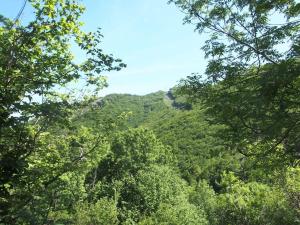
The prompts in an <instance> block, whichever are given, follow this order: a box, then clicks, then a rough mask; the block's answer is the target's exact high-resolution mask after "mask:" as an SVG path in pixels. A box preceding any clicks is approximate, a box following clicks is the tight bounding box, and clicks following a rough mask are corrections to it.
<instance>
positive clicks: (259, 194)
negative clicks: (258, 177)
mask: <svg viewBox="0 0 300 225" xmlns="http://www.w3.org/2000/svg"><path fill="white" fill-rule="evenodd" d="M223 185H224V186H225V188H226V193H224V194H221V195H219V196H218V199H219V200H218V214H219V217H218V218H219V220H220V222H219V224H278V225H279V224H298V223H299V220H298V219H297V213H296V211H295V208H293V206H291V205H290V204H289V202H288V201H287V199H286V198H285V196H284V194H283V192H282V191H280V190H279V189H277V188H275V187H269V186H267V185H265V184H261V183H257V182H250V183H244V182H242V181H240V180H238V179H237V178H236V177H234V175H233V174H231V173H230V174H226V175H225V176H224V180H223Z"/></svg>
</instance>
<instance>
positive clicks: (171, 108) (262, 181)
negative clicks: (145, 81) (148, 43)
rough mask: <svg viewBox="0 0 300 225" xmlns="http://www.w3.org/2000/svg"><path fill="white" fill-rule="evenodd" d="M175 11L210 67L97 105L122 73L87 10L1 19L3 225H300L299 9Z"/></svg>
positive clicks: (278, 3)
mask: <svg viewBox="0 0 300 225" xmlns="http://www.w3.org/2000/svg"><path fill="white" fill-rule="evenodd" d="M26 4H30V5H31V7H32V8H33V10H34V18H33V20H32V21H31V22H28V23H26V24H22V23H21V21H20V20H19V18H20V15H21V14H22V10H23V9H24V7H25V6H26ZM169 4H175V5H176V6H177V7H178V9H179V10H181V11H182V13H183V15H185V18H184V22H185V23H190V24H192V25H194V26H195V31H197V32H199V33H200V34H201V33H204V32H205V33H206V34H207V37H208V39H207V40H206V42H205V46H203V48H202V50H203V51H204V52H205V55H206V57H207V59H208V65H207V68H206V72H205V74H192V75H190V76H188V77H187V78H186V79H183V80H182V81H181V82H179V83H178V85H177V86H176V87H173V88H172V89H170V90H169V91H168V92H164V91H158V92H156V93H151V94H148V95H144V96H138V95H130V94H111V95H107V96H105V97H99V93H101V90H102V89H103V88H104V87H106V86H107V81H106V79H105V77H104V76H103V75H102V74H103V73H104V72H109V71H119V70H121V69H122V68H124V67H126V64H125V63H123V62H122V60H121V59H117V58H115V57H114V56H113V55H111V54H107V53H104V51H103V50H102V49H101V41H102V34H101V32H100V30H98V31H95V32H85V31H84V29H83V28H82V23H81V22H80V16H81V15H82V14H83V13H84V6H82V5H81V2H80V1H76V0H28V1H24V7H23V8H21V10H20V12H19V14H18V16H17V17H16V18H14V19H12V18H6V17H4V16H1V15H0V76H1V79H0V224H3V225H6V224H24V225H26V224H49V225H50V224H53V225H54V224H55V225H59V224H78V225H97V224H103V225H110V224H140V225H142V224H143V225H152V224H153V225H154V224H165V225H194V224H199V225H201V224H213V225H214V224H215V225H268V224H269V225H296V224H300V165H299V162H300V100H299V97H300V60H299V55H300V18H299V15H300V3H299V2H298V1H294V0H256V1H253V0H207V1H204V0H171V1H169ZM275 17H276V18H277V19H278V18H279V20H280V22H278V20H276V23H274V18H275ZM187 35H188V34H187ZM70 43H72V45H77V47H78V48H80V49H81V50H82V54H84V55H86V59H85V61H83V62H76V60H74V56H73V55H72V51H71V49H72V47H71V45H70ZM174 47H175V46H174ZM196 47H197V46H195V48H196ZM76 82H77V83H80V84H81V85H82V87H80V89H78V85H74V84H75V83H76ZM108 82H109V81H108Z"/></svg>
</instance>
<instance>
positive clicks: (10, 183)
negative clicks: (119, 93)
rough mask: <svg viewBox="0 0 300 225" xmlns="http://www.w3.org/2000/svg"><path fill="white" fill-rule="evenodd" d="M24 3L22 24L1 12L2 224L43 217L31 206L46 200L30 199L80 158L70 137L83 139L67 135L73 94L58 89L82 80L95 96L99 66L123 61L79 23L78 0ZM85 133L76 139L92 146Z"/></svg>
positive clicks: (105, 68)
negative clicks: (77, 55)
mask: <svg viewBox="0 0 300 225" xmlns="http://www.w3.org/2000/svg"><path fill="white" fill-rule="evenodd" d="M28 2H29V3H30V4H31V6H32V7H33V10H34V15H35V18H34V19H33V20H32V21H30V22H29V23H27V24H24V25H21V24H20V23H19V21H11V20H10V19H9V18H4V17H3V16H1V18H0V19H1V23H0V45H1V49H0V61H1V63H0V73H1V79H0V148H1V152H0V204H1V207H0V208H1V210H0V215H1V216H0V218H1V219H0V222H1V223H2V222H4V223H6V224H15V223H26V222H25V221H26V220H27V221H35V220H36V223H40V224H41V223H43V222H41V221H40V220H42V221H43V219H44V218H45V217H46V215H47V213H44V212H43V213H35V212H34V211H35V210H32V208H36V209H37V210H42V211H43V210H44V211H47V210H48V208H49V207H50V208H51V206H47V204H46V203H43V204H42V205H41V207H36V206H35V205H34V203H33V202H35V201H36V200H37V199H38V201H40V198H39V197H38V196H39V194H37V196H35V195H36V193H37V192H39V193H43V192H45V190H46V192H47V190H48V188H49V185H50V184H51V183H53V182H55V181H57V180H58V179H59V178H60V176H61V175H63V174H64V173H66V172H68V171H69V170H72V169H74V167H76V166H77V165H78V164H77V162H78V161H80V160H79V159H78V151H80V147H79V146H77V147H75V146H72V144H71V143H70V142H72V140H71V139H72V138H73V139H74V142H76V141H77V140H76V139H77V138H78V139H80V138H82V136H80V135H79V136H78V137H75V135H76V134H75V133H73V134H70V133H72V128H70V123H71V122H72V120H71V119H70V118H72V115H73V109H74V108H73V107H74V105H76V104H75V103H76V101H77V100H76V99H74V98H72V96H71V93H67V92H66V91H65V92H64V93H57V90H59V89H60V88H62V89H63V88H64V87H66V86H67V85H68V84H70V83H71V82H74V81H78V80H83V81H86V82H84V83H85V84H86V85H89V89H90V90H92V92H93V94H94V95H96V94H97V92H98V91H99V89H101V88H102V87H103V85H105V83H103V82H104V80H103V77H102V75H101V73H102V72H103V71H110V70H119V69H121V68H122V67H124V66H125V65H124V64H123V63H121V61H120V60H119V59H114V58H113V57H112V56H111V55H107V54H104V53H103V51H102V50H101V49H100V46H99V45H100V39H101V37H102V36H101V33H100V32H99V31H98V32H96V33H85V32H83V31H82V30H81V26H82V23H81V22H80V21H79V17H80V15H81V14H82V13H83V11H84V7H83V6H82V5H80V4H79V3H78V2H77V1H69V0H30V1H28ZM72 41H75V43H77V45H78V46H79V48H80V49H81V50H82V51H83V52H84V53H86V55H87V59H86V60H85V61H84V62H81V63H75V62H74V57H73V56H72V53H71V47H70V43H71V42H72ZM77 105H78V104H77ZM56 126H57V127H60V128H61V130H63V131H64V132H65V133H64V134H62V133H60V132H58V133H52V132H54V130H51V128H50V127H56ZM69 129H70V131H68V130H69ZM49 132H50V135H48V134H47V133H49ZM68 134H70V136H68ZM43 136H44V137H45V136H47V140H46V139H45V138H44V137H43ZM60 138H61V143H57V140H59V139H60ZM92 139H93V140H92ZM92 139H89V140H85V141H89V142H90V143H88V144H87V143H84V144H83V143H82V144H83V146H82V147H83V148H86V149H85V150H84V151H88V148H90V147H91V146H92V145H93V141H94V140H95V138H92ZM79 143H80V142H79ZM80 144H81V143H80ZM80 144H79V145H80ZM94 144H96V145H97V141H96V142H94ZM97 147H98V146H97ZM92 149H93V147H92ZM73 151H74V152H73ZM51 153H53V154H51ZM39 157H41V158H39ZM86 157H88V156H87V155H86ZM45 196H46V195H45V194H44V195H43V197H42V198H44V197H45ZM46 198H48V197H46ZM46 202H47V201H46ZM48 203H49V202H48ZM42 208H43V209H42ZM29 209H30V210H29ZM27 210H29V211H30V213H29V215H27ZM24 217H26V218H27V219H25V220H24V221H20V218H24ZM36 218H38V219H36ZM38 221H39V222H38ZM31 223H32V222H31Z"/></svg>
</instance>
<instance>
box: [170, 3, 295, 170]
mask: <svg viewBox="0 0 300 225" xmlns="http://www.w3.org/2000/svg"><path fill="white" fill-rule="evenodd" d="M170 2H174V3H175V4H176V5H178V6H179V7H180V8H181V9H183V11H184V12H185V13H186V18H185V21H186V22H187V23H190V22H193V23H196V30H198V31H199V32H200V33H201V32H204V31H210V38H209V39H208V40H207V41H206V44H205V46H204V47H203V50H204V51H205V53H206V56H207V57H208V58H209V59H210V60H209V63H208V66H207V70H206V75H207V78H206V79H202V77H201V76H199V75H193V76H190V77H188V79H187V80H185V81H183V82H182V86H183V91H184V92H185V93H188V94H189V96H190V97H191V98H192V99H194V100H196V101H199V100H200V101H202V102H203V103H204V105H205V106H206V107H207V108H208V109H209V110H208V114H209V115H210V116H212V117H213V118H214V120H213V121H214V122H215V123H221V124H224V125H226V126H227V130H226V131H225V132H224V133H225V134H226V135H224V136H227V137H225V138H226V139H228V140H231V141H232V143H233V146H232V148H235V149H236V150H237V151H238V152H240V153H241V154H243V155H245V156H255V158H256V159H257V161H263V160H264V159H265V158H267V159H266V160H265V161H266V162H268V161H273V165H272V166H275V167H278V168H280V167H282V166H294V165H296V164H297V163H298V161H299V153H298V152H299V151H298V149H299V147H298V146H299V140H300V139H299V138H300V137H299V135H298V134H299V127H300V126H299V118H300V117H299V102H298V100H297V99H298V98H297V95H298V93H299V90H300V85H299V84H300V83H299V74H300V73H299V68H300V67H299V60H298V57H299V37H300V36H299V34H300V33H299V32H300V29H299V28H300V26H299V23H300V22H299V20H298V19H297V18H298V16H299V13H300V11H299V8H300V7H299V6H300V4H299V3H298V2H297V1H293V0H291V1H272V2H264V1H213V0H212V1H198V0H194V1H181V0H178V1H176V0H175V1H170ZM271 15H276V16H273V17H272V16H271ZM274 17H277V18H278V19H279V23H276V24H274V23H273V20H274ZM286 44H288V45H290V46H291V47H290V48H286V47H283V45H286ZM286 49H287V51H286ZM249 146H250V147H252V146H255V147H254V148H249ZM259 163H262V162H259ZM270 164H271V163H270Z"/></svg>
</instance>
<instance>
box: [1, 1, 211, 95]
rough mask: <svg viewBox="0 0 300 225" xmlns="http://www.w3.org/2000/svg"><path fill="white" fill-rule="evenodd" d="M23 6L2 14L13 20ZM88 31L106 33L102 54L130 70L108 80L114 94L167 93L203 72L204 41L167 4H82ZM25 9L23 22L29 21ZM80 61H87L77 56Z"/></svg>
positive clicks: (4, 7) (6, 6)
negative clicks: (190, 76) (120, 60)
mask: <svg viewBox="0 0 300 225" xmlns="http://www.w3.org/2000/svg"><path fill="white" fill-rule="evenodd" d="M22 2H23V0H11V1H5V3H3V2H1V6H0V13H2V14H4V15H6V16H9V17H11V18H14V17H15V16H16V15H17V13H18V10H19V9H20V7H21V5H22ZM82 2H83V4H84V5H85V6H86V12H85V14H84V15H83V17H82V21H83V22H84V23H85V26H84V29H85V30H87V31H94V30H96V29H97V27H101V28H102V33H103V35H104V39H103V46H102V47H103V49H104V50H105V52H106V53H112V54H113V55H114V56H116V57H118V58H121V59H122V60H123V61H124V63H126V64H127V68H126V69H123V70H122V71H120V72H111V73H108V74H105V75H107V76H108V82H109V87H108V88H106V89H104V90H103V91H102V95H105V94H109V93H131V94H147V93H150V92H154V91H158V90H168V89H169V88H171V87H172V86H174V85H175V84H177V82H178V81H179V80H180V79H181V78H184V77H186V76H188V75H190V74H191V73H193V72H203V71H204V69H205V65H206V61H205V59H204V55H203V52H202V51H201V49H200V48H201V46H202V45H203V40H204V38H203V36H200V35H199V34H197V33H195V32H194V28H193V27H192V26H191V25H183V24H182V19H183V17H184V15H183V14H182V13H181V12H180V11H179V9H178V8H176V7H175V6H173V5H168V4H167V0H128V1H125V0H83V1H82ZM31 16H32V15H31V11H30V8H26V10H25V12H24V14H23V16H22V19H23V20H27V19H28V18H30V17H31ZM75 55H76V57H78V58H81V57H83V56H82V55H81V53H80V52H79V51H76V50H75Z"/></svg>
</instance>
